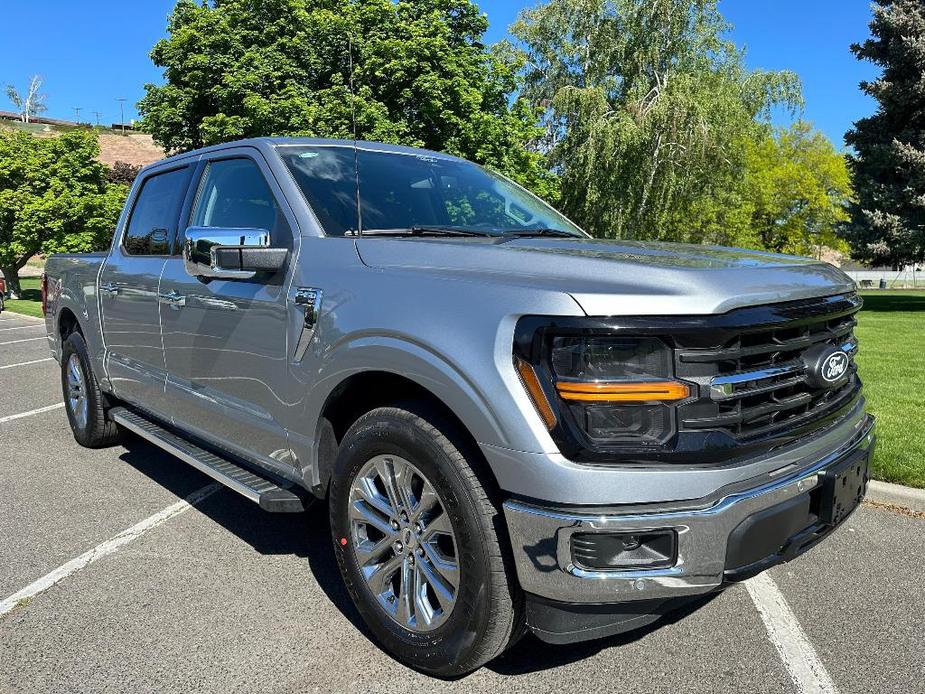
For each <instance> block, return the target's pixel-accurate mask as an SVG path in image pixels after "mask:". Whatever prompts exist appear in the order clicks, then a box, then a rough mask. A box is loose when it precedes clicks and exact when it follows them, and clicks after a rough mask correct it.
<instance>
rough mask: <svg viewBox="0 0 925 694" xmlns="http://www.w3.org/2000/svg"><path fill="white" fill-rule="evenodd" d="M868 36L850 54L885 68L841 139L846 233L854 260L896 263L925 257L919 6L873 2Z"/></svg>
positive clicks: (924, 105) (911, 1)
mask: <svg viewBox="0 0 925 694" xmlns="http://www.w3.org/2000/svg"><path fill="white" fill-rule="evenodd" d="M870 29H871V34H873V36H872V37H871V38H869V39H867V40H866V41H865V42H864V43H862V44H855V45H853V46H852V47H851V50H852V51H853V52H854V54H855V55H856V56H857V58H858V59H859V60H869V61H871V62H873V63H875V64H876V65H879V66H880V67H881V68H882V69H883V71H882V73H881V75H880V78H879V79H877V80H875V81H874V82H862V83H861V90H862V91H864V92H865V93H866V94H869V95H870V96H872V97H874V98H875V99H876V100H877V102H878V103H879V108H878V109H877V113H875V114H874V115H872V116H870V117H868V118H862V119H860V120H859V121H857V122H856V123H855V124H854V128H853V129H852V130H850V131H849V132H848V133H847V134H846V135H845V141H846V142H847V143H848V144H849V145H850V146H852V147H853V148H854V150H855V154H854V155H853V156H852V157H851V160H850V163H851V169H852V171H853V173H854V182H855V187H856V189H857V203H856V204H854V205H852V207H851V223H850V224H849V225H848V226H847V227H846V229H845V235H846V237H847V238H848V240H849V242H850V243H851V247H852V250H853V253H854V255H855V256H856V257H857V258H858V259H861V260H867V261H870V262H874V263H886V264H891V265H902V264H905V263H910V262H920V261H922V260H925V4H923V3H922V2H921V1H920V0H892V1H891V0H877V4H876V5H875V6H874V18H873V21H872V22H871V24H870Z"/></svg>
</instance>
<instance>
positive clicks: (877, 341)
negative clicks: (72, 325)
mask: <svg viewBox="0 0 925 694" xmlns="http://www.w3.org/2000/svg"><path fill="white" fill-rule="evenodd" d="M22 288H23V294H24V298H23V299H20V300H17V301H8V302H7V304H6V306H7V309H8V310H10V311H13V312H16V313H25V314H27V315H30V316H37V317H41V315H42V297H41V291H40V289H39V280H38V278H27V279H24V280H22ZM863 295H864V309H863V310H862V311H861V313H860V315H859V317H858V321H859V323H858V327H857V330H856V334H857V337H858V341H859V343H860V345H861V349H860V352H859V353H858V357H857V359H858V364H859V366H860V372H861V378H862V379H863V381H864V390H865V393H866V395H867V402H868V406H869V408H870V411H871V412H873V413H874V414H875V415H876V416H877V422H878V425H879V428H878V435H879V437H880V440H879V443H878V444H877V452H876V455H875V456H874V467H873V473H872V474H873V476H874V477H876V478H877V479H879V480H885V481H887V482H897V483H899V484H906V485H909V486H912V487H923V488H925V291H909V290H904V291H878V290H875V291H869V292H863Z"/></svg>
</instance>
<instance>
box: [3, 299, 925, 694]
mask: <svg viewBox="0 0 925 694" xmlns="http://www.w3.org/2000/svg"><path fill="white" fill-rule="evenodd" d="M19 325H41V324H40V323H38V322H37V321H34V320H27V319H19V318H17V317H15V316H14V315H13V314H9V313H3V314H2V315H0V329H3V328H12V327H16V326H19ZM10 335H17V338H16V339H20V336H22V335H25V336H33V335H35V336H42V335H43V332H42V330H41V329H32V328H26V329H24V330H10V331H6V332H0V343H4V342H8V341H9V340H10V338H9V337H5V336H10ZM22 339H26V338H22ZM47 357H48V350H47V347H46V345H45V343H44V342H43V341H38V340H36V341H30V342H17V343H15V344H6V345H3V344H0V460H2V465H0V490H2V491H3V499H2V503H0V600H3V599H4V598H7V596H11V595H14V594H16V593H17V592H19V591H21V590H23V589H24V588H26V587H28V586H30V584H33V582H35V581H37V580H38V579H41V578H42V577H43V576H47V575H48V574H49V573H50V572H53V571H55V570H57V569H59V567H62V566H67V565H68V563H69V562H70V563H71V564H73V560H74V559H75V558H79V557H81V556H89V555H92V554H93V552H96V551H97V550H99V548H101V547H102V548H104V549H102V550H100V551H99V555H98V556H93V559H94V560H91V561H89V562H88V563H87V564H86V565H85V566H83V567H82V568H79V569H78V570H74V571H73V572H72V573H69V574H67V575H65V576H64V577H63V578H62V579H61V580H60V581H58V582H57V583H54V584H53V585H51V586H50V587H48V588H47V589H46V590H43V591H41V592H37V593H36V594H34V595H31V596H30V597H29V598H27V599H23V600H21V601H18V602H17V603H16V605H15V606H14V607H12V609H10V610H9V611H7V612H6V613H5V614H0V692H148V691H184V692H193V691H196V692H198V691H203V692H211V691H223V692H239V691H240V692H254V691H261V692H340V691H344V692H406V691H408V692H411V691H414V692H431V691H460V692H475V691H489V692H492V694H501V693H505V692H545V691H550V690H561V691H570V690H572V691H581V692H596V691H600V692H714V691H730V692H803V691H805V692H810V691H819V692H857V693H859V694H860V693H866V692H897V693H900V692H901V693H902V694H915V693H921V692H925V684H923V683H925V656H923V636H925V626H923V625H925V540H923V537H925V519H922V518H917V517H908V516H904V515H899V514H896V513H893V512H891V511H889V510H884V509H881V508H873V507H863V508H861V509H859V511H858V512H856V513H855V514H854V515H853V516H852V517H851V518H850V519H849V520H848V521H847V522H846V524H845V526H843V527H842V528H840V529H839V530H838V532H836V533H835V534H834V535H833V536H832V537H830V538H828V539H827V540H825V541H824V542H823V543H822V544H821V545H819V546H818V547H817V548H815V549H814V550H813V551H811V552H809V553H808V554H806V555H804V556H802V557H800V558H798V559H797V560H795V561H793V562H791V563H789V564H785V565H783V566H779V567H776V568H774V569H772V570H771V571H770V572H769V574H768V575H769V576H770V578H771V579H772V580H771V582H770V585H771V587H772V589H773V590H772V594H771V595H770V597H769V596H768V595H764V594H762V595H764V598H767V599H771V603H767V604H765V603H762V601H761V600H759V598H757V597H754V596H753V593H756V592H758V591H759V588H760V590H768V587H767V585H766V584H765V583H762V584H761V586H763V587H761V586H758V584H753V585H752V586H750V587H748V589H747V588H746V586H741V585H740V586H734V587H732V588H730V589H728V590H726V591H724V592H722V593H719V594H717V595H715V596H713V597H712V599H707V600H704V601H703V602H702V604H699V605H697V606H695V608H692V609H689V610H687V611H685V612H684V613H682V614H674V615H671V616H669V617H668V618H666V619H665V620H663V621H662V622H660V623H658V624H656V625H653V626H652V627H649V628H646V629H643V630H641V631H637V632H633V633H630V634H626V635H622V636H620V637H614V638H610V639H604V640H601V641H595V642H590V643H585V644H578V645H573V646H549V645H545V644H542V643H541V642H539V641H538V640H536V639H535V638H533V637H532V636H527V637H525V638H524V639H523V640H522V641H521V642H520V643H518V644H517V645H516V646H515V647H514V648H513V649H512V650H511V651H509V652H508V653H507V654H505V655H504V656H502V657H501V658H499V659H498V660H496V661H495V662H493V663H490V664H489V665H488V666H487V667H485V668H483V669H482V670H480V671H478V672H476V673H474V674H472V675H470V676H468V677H466V678H463V679H460V680H456V681H453V682H445V681H441V680H437V679H431V678H428V677H426V676H424V675H421V674H419V673H416V672H413V671H411V670H408V669H407V668H405V667H403V666H401V665H399V664H398V663H397V662H395V661H394V660H392V659H391V658H390V657H389V656H387V655H386V654H384V653H383V652H382V651H380V650H379V649H378V648H377V647H376V646H375V644H374V643H373V642H372V641H370V639H369V635H368V633H367V631H366V630H365V628H364V626H363V625H362V622H361V621H360V619H359V616H358V614H357V613H356V611H355V610H354V608H353V607H352V605H351V603H350V601H349V598H348V597H347V595H346V592H345V591H344V589H343V588H342V586H341V583H340V577H339V575H338V572H337V567H336V565H335V564H334V560H333V555H332V553H331V550H330V540H329V537H328V529H327V521H326V513H325V509H324V508H322V507H321V506H320V505H316V506H315V507H313V508H312V509H310V510H309V511H308V512H306V513H303V514H297V515H272V514H267V513H265V512H263V511H261V510H260V509H259V508H258V507H256V506H254V505H253V504H251V503H250V502H248V501H246V500H245V499H243V498H241V497H239V496H237V495H236V494H234V493H233V492H231V491H228V490H225V489H220V490H218V491H215V492H214V493H211V494H210V495H208V496H206V497H205V498H204V499H203V500H202V501H199V502H197V503H195V505H194V506H192V507H191V508H188V509H185V510H183V511H182V512H178V513H176V515H172V516H170V517H168V518H166V520H162V521H158V522H157V523H155V524H151V523H149V524H148V526H145V527H146V531H145V532H141V533H139V534H138V535H137V536H134V535H133V536H132V538H133V539H131V541H127V542H125V543H124V544H122V545H121V546H119V547H118V548H117V549H112V548H111V547H110V546H109V545H106V544H105V543H106V542H107V541H109V540H111V539H112V538H114V537H120V533H123V531H125V530H126V529H128V528H132V526H135V525H136V524H138V523H139V522H144V521H145V519H151V518H153V517H157V514H159V513H161V512H162V511H163V510H164V509H168V508H171V507H176V506H177V504H178V502H180V501H181V500H182V499H184V498H187V497H189V496H190V495H191V494H194V493H195V492H196V491H197V490H201V489H203V488H204V487H206V486H207V485H209V484H210V480H209V479H208V478H207V477H205V476H204V475H202V474H200V473H199V472H197V471H195V470H193V469H192V468H189V467H187V466H185V465H184V464H183V463H182V462H180V461H178V460H175V459H174V458H172V457H171V456H169V455H167V454H165V453H163V452H161V451H160V450H159V449H157V448H155V447H153V446H151V445H149V444H148V443H146V442H144V441H142V440H141V439H138V438H133V437H128V438H126V439H125V441H124V443H123V445H120V446H116V447H113V448H109V449H103V450H95V451H91V450H87V449H84V448H81V447H80V446H78V445H77V444H76V443H75V442H74V440H73V438H72V437H71V433H70V430H69V428H68V426H67V421H66V418H65V414H64V411H63V409H60V408H58V409H54V410H49V411H44V412H39V413H36V414H30V415H28V416H25V417H21V418H17V419H13V420H9V421H5V422H4V421H3V418H4V417H8V416H10V415H15V414H22V413H27V412H30V411H33V410H37V409H40V408H43V407H47V406H49V405H54V404H56V403H59V402H60V400H61V397H60V385H59V377H58V367H57V364H56V363H55V362H54V361H36V360H40V359H47ZM22 362H35V363H28V364H24V365H21V366H13V368H6V369H4V368H3V367H5V366H10V365H15V364H20V363H22ZM180 505H181V506H182V504H180ZM122 537H124V535H122ZM88 553H89V555H88ZM756 586H757V587H756ZM778 590H779V595H780V596H781V599H782V600H783V602H784V603H785V605H784V607H783V608H781V609H780V610H778V611H780V612H781V614H777V612H776V611H775V610H776V608H774V603H773V599H772V598H773V596H774V595H777V593H776V591H778ZM768 604H771V606H772V608H774V609H770V610H769V608H768ZM761 605H763V607H762V609H763V610H764V612H765V613H764V614H762V613H761V612H759V609H758V608H759V606H761ZM769 611H770V613H771V616H768V613H769ZM794 660H795V661H796V662H794ZM804 660H805V662H804ZM801 663H802V665H801ZM807 663H808V664H809V667H807ZM814 668H815V669H816V670H818V672H816V671H815V670H814Z"/></svg>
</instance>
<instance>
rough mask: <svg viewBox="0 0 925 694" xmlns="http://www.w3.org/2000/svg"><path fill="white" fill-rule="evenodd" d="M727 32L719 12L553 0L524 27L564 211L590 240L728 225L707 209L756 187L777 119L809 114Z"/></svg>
mask: <svg viewBox="0 0 925 694" xmlns="http://www.w3.org/2000/svg"><path fill="white" fill-rule="evenodd" d="M727 29H728V26H727V24H726V23H725V22H724V21H723V18H722V16H721V15H720V13H719V11H718V10H717V7H716V0H550V1H549V2H547V3H546V4H544V5H541V6H539V7H537V8H535V9H530V10H526V11H524V12H523V13H522V14H521V15H520V17H519V19H518V21H517V23H516V24H515V25H514V26H513V27H512V33H513V34H514V36H515V37H516V38H517V39H518V40H519V42H520V45H521V47H522V49H523V51H524V53H525V55H526V68H525V88H524V94H525V96H526V97H527V98H528V99H530V101H531V102H532V103H533V104H535V105H537V106H538V107H540V108H542V109H544V112H545V134H546V137H545V146H546V148H547V150H548V151H549V153H550V155H551V161H552V163H553V165H554V167H555V169H556V171H557V172H558V173H559V174H560V175H561V190H562V194H561V203H560V204H561V207H562V208H563V210H564V211H565V212H566V213H567V214H569V215H570V216H572V217H573V218H575V219H576V221H578V222H579V223H581V224H583V225H584V227H585V228H586V229H588V230H589V231H591V232H593V233H594V234H595V235H598V236H605V237H618V238H620V237H622V238H634V237H635V238H643V239H669V240H688V239H689V238H690V237H691V234H690V232H689V228H690V226H691V225H692V224H693V225H694V226H698V227H700V228H707V227H709V226H710V224H707V223H706V222H705V220H702V219H700V220H695V219H692V218H691V216H692V215H697V214H701V215H702V214H712V215H716V214H721V213H722V210H723V208H724V207H725V206H723V205H703V204H701V203H702V202H703V200H705V199H706V200H717V199H722V198H723V196H727V195H729V194H730V190H732V189H734V188H735V187H736V186H737V185H738V184H739V182H740V181H741V180H742V179H743V177H744V170H745V166H746V164H747V161H746V158H747V152H746V143H747V142H748V141H749V140H750V139H753V138H754V136H755V135H754V134H755V133H756V132H757V130H758V129H760V128H762V127H763V121H765V120H766V119H767V117H768V116H769V113H770V110H771V108H772V107H773V106H775V105H778V104H785V105H787V106H790V107H796V106H797V105H798V104H799V103H800V87H799V82H798V79H797V78H796V76H795V75H794V74H792V73H789V72H764V71H750V70H748V69H747V68H746V67H745V65H744V61H743V55H742V53H741V52H740V51H739V50H738V49H737V48H736V47H735V46H734V45H733V44H732V43H730V42H729V41H728V40H726V39H725V38H724V33H725V32H726V30H727ZM708 240H709V239H708ZM724 240H726V241H730V239H724ZM732 241H733V242H734V239H733V240H732Z"/></svg>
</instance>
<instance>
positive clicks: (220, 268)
mask: <svg viewBox="0 0 925 694" xmlns="http://www.w3.org/2000/svg"><path fill="white" fill-rule="evenodd" d="M247 249H267V250H275V249H270V232H269V231H267V230H266V229H249V228H242V229H231V228H219V227H189V228H188V229H187V230H186V240H185V241H184V242H183V265H184V268H185V269H186V272H187V274H189V275H191V276H193V277H205V278H210V279H245V280H246V279H251V278H253V277H254V275H256V274H257V269H249V268H247V267H245V264H244V260H243V254H242V252H243V251H245V250H247ZM281 252H282V253H283V257H285V253H286V251H285V249H281ZM266 269H272V268H271V267H268V268H266ZM277 269H278V268H277Z"/></svg>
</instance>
